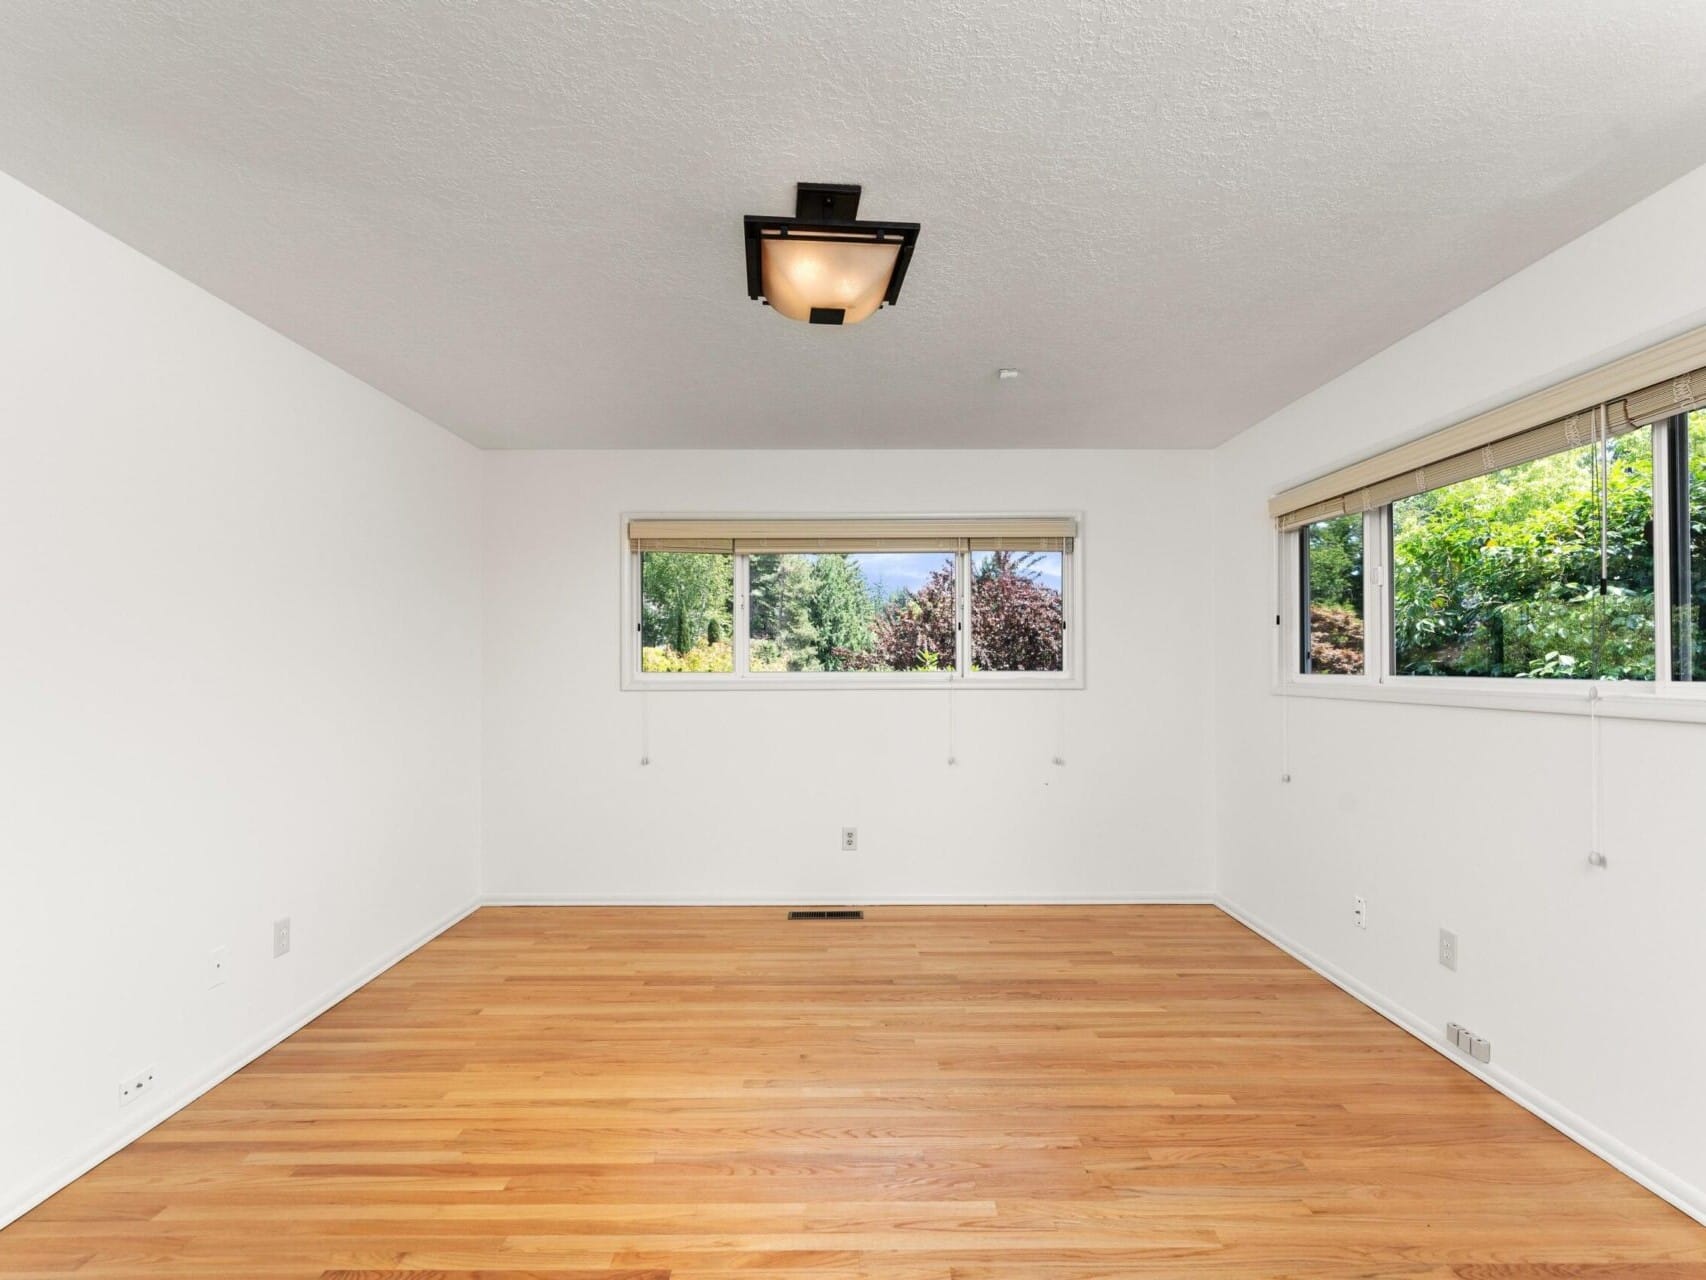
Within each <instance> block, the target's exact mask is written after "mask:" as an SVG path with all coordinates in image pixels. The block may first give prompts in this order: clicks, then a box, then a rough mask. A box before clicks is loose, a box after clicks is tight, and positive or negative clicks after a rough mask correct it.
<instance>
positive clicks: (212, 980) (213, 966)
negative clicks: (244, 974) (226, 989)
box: [207, 947, 231, 991]
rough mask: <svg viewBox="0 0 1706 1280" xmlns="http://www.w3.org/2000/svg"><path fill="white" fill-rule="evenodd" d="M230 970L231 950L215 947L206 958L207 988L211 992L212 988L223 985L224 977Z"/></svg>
mask: <svg viewBox="0 0 1706 1280" xmlns="http://www.w3.org/2000/svg"><path fill="white" fill-rule="evenodd" d="M230 969H231V948H230V947H215V948H214V949H213V951H212V953H211V954H210V955H209V956H208V958H207V986H208V989H209V990H210V991H211V990H212V989H213V988H214V987H223V986H224V985H225V975H226V974H227V973H228V972H229V971H230Z"/></svg>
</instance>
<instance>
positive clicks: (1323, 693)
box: [1269, 676, 1706, 724]
mask: <svg viewBox="0 0 1706 1280" xmlns="http://www.w3.org/2000/svg"><path fill="white" fill-rule="evenodd" d="M1672 688H1673V689H1674V688H1675V686H1674V685H1673V686H1672ZM1269 692H1270V693H1272V694H1273V695H1274V696H1275V697H1289V698H1327V699H1334V700H1339V701H1348V702H1388V703H1402V704H1407V705H1413V706H1425V707H1469V708H1474V709H1477V710H1481V711H1519V712H1528V713H1531V714H1540V715H1562V716H1586V715H1591V714H1596V713H1597V714H1598V715H1600V716H1603V717H1606V718H1607V719H1617V720H1670V721H1679V722H1682V723H1694V724H1699V723H1706V688H1701V689H1700V690H1699V692H1687V693H1680V692H1671V693H1659V692H1658V691H1657V689H1656V688H1654V687H1653V686H1648V687H1647V688H1645V689H1642V688H1639V687H1636V686H1630V685H1623V684H1601V685H1595V684H1586V683H1584V684H1561V683H1559V684H1546V685H1541V684H1537V683H1536V684H1531V683H1529V682H1528V681H1525V680H1523V681H1519V680H1491V679H1489V680H1484V681H1475V682H1474V683H1473V684H1469V683H1467V682H1464V681H1455V680H1454V681H1443V680H1442V681H1441V682H1440V683H1439V684H1435V683H1433V682H1432V681H1428V682H1427V683H1426V684H1423V683H1422V682H1420V681H1419V680H1394V681H1386V682H1377V681H1372V680H1365V679H1361V678H1359V677H1356V676H1346V677H1340V676H1313V677H1306V678H1300V679H1291V680H1286V681H1283V682H1281V683H1279V684H1276V685H1274V686H1273V688H1272V689H1270V691H1269ZM1596 694H1597V697H1596V696H1595V695H1596Z"/></svg>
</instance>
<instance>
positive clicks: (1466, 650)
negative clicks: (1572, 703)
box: [1392, 429, 1654, 680]
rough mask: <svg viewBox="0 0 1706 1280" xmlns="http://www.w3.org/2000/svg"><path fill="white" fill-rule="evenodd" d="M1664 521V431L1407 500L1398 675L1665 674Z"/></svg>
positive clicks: (1396, 555) (1398, 565)
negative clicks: (1660, 486)
mask: <svg viewBox="0 0 1706 1280" xmlns="http://www.w3.org/2000/svg"><path fill="white" fill-rule="evenodd" d="M1602 495H1603V501H1602ZM1652 521H1653V439H1652V431H1651V430H1650V429H1647V430H1641V431H1637V432H1634V433H1632V434H1626V435H1621V436H1618V437H1616V438H1613V439H1609V440H1607V441H1605V442H1604V445H1603V454H1602V446H1601V444H1600V443H1598V442H1595V443H1593V444H1587V445H1583V446H1580V447H1578V448H1574V449H1567V450H1564V451H1562V452H1558V453H1553V454H1549V455H1547V456H1545V457H1541V458H1536V459H1533V460H1531V461H1528V462H1523V463H1520V464H1518V465H1516V466H1512V467H1506V468H1504V469H1502V470H1499V471H1493V472H1490V473H1488V474H1486V475H1480V476H1475V477H1473V478H1471V479H1468V480H1463V481H1460V482H1459V483H1457V484H1452V485H1447V486H1444V487H1442V488H1438V489H1432V490H1429V491H1427V492H1425V493H1421V494H1417V495H1416V496H1414V497H1409V498H1402V499H1400V500H1399V501H1397V502H1395V503H1393V505H1392V570H1393V588H1392V636H1393V644H1394V649H1395V655H1394V664H1393V669H1394V672H1395V673H1396V674H1398V675H1401V676H1511V677H1516V678H1519V679H1595V680H1651V679H1652V678H1653V662H1654V639H1653V638H1654V627H1653V605H1654V597H1653V541H1652ZM1602 550H1603V554H1602Z"/></svg>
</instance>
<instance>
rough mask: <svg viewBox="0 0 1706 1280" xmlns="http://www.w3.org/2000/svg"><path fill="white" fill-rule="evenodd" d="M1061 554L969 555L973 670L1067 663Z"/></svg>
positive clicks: (1027, 668) (996, 552)
mask: <svg viewBox="0 0 1706 1280" xmlns="http://www.w3.org/2000/svg"><path fill="white" fill-rule="evenodd" d="M1061 569H1062V554H1061V553H1060V552H1059V551H1043V550H1031V551H1022V550H1006V549H1002V550H988V551H973V552H972V553H971V643H972V659H971V661H972V670H974V671H1009V672H1010V671H1060V670H1063V669H1064V663H1065V661H1066V608H1065V603H1064V600H1063V598H1062V596H1061V577H1060V575H1061Z"/></svg>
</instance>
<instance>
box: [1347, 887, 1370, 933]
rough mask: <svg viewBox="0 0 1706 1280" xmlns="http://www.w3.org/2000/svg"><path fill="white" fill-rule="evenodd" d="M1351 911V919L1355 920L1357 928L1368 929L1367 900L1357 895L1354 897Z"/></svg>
mask: <svg viewBox="0 0 1706 1280" xmlns="http://www.w3.org/2000/svg"><path fill="white" fill-rule="evenodd" d="M1351 910H1352V913H1353V918H1354V919H1355V920H1356V926H1357V928H1359V929H1366V928H1368V899H1367V898H1365V897H1363V896H1362V895H1361V894H1358V895H1357V897H1356V905H1355V906H1354V907H1352V909H1351Z"/></svg>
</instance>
